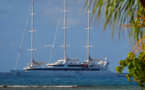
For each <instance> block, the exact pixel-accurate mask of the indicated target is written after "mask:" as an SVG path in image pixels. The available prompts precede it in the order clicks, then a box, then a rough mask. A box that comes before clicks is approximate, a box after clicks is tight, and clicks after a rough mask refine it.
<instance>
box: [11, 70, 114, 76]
mask: <svg viewBox="0 0 145 90" xmlns="http://www.w3.org/2000/svg"><path fill="white" fill-rule="evenodd" d="M11 72H12V73H13V74H14V75H16V76H46V77H48V76H54V77H76V76H81V77H98V76H99V77H110V76H116V74H115V73H112V72H111V71H75V70H74V71H54V70H49V71H48V70H11Z"/></svg>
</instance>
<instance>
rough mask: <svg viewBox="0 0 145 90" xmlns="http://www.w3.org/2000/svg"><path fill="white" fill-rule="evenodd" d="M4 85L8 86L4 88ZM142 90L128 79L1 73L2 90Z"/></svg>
mask: <svg viewBox="0 0 145 90" xmlns="http://www.w3.org/2000/svg"><path fill="white" fill-rule="evenodd" d="M3 85H6V86H8V87H7V88H3ZM112 89H113V90H141V88H140V87H138V86H137V83H136V82H128V81H127V78H126V77H117V76H116V77H20V76H14V75H13V74H11V73H0V90H112Z"/></svg>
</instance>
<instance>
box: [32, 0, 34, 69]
mask: <svg viewBox="0 0 145 90" xmlns="http://www.w3.org/2000/svg"><path fill="white" fill-rule="evenodd" d="M31 15H32V21H31V30H32V31H31V64H32V67H33V47H34V45H33V44H34V0H32V14H31Z"/></svg>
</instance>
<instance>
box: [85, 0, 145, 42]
mask: <svg viewBox="0 0 145 90" xmlns="http://www.w3.org/2000/svg"><path fill="white" fill-rule="evenodd" d="M88 1H90V5H89V7H90V6H91V5H93V8H92V18H95V21H97V20H98V21H99V20H100V19H101V17H102V16H103V18H104V19H105V24H104V30H105V28H106V26H107V25H109V24H110V23H112V24H111V25H112V36H113V34H114V32H116V30H117V27H118V26H119V37H120V34H121V32H123V29H122V27H121V25H122V24H124V23H131V24H133V25H135V21H136V19H138V17H140V16H139V15H138V14H137V11H138V12H141V13H145V11H144V9H143V6H142V5H141V3H140V0H86V3H85V5H84V7H86V6H87V3H88ZM138 21H139V19H138ZM131 29H132V31H128V34H129V37H130V38H132V37H133V38H134V40H135V41H137V40H138V39H140V38H141V37H142V36H143V28H141V27H135V28H131Z"/></svg>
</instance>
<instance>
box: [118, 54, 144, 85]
mask: <svg viewBox="0 0 145 90" xmlns="http://www.w3.org/2000/svg"><path fill="white" fill-rule="evenodd" d="M119 64H120V66H117V67H116V71H117V73H122V70H123V69H124V68H125V67H128V70H129V73H128V74H127V75H126V77H127V78H128V81H131V77H134V81H136V82H137V83H138V85H139V86H141V87H145V52H140V53H139V55H138V57H136V56H135V53H133V52H129V53H128V57H127V58H126V59H125V60H121V61H120V62H119Z"/></svg>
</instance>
